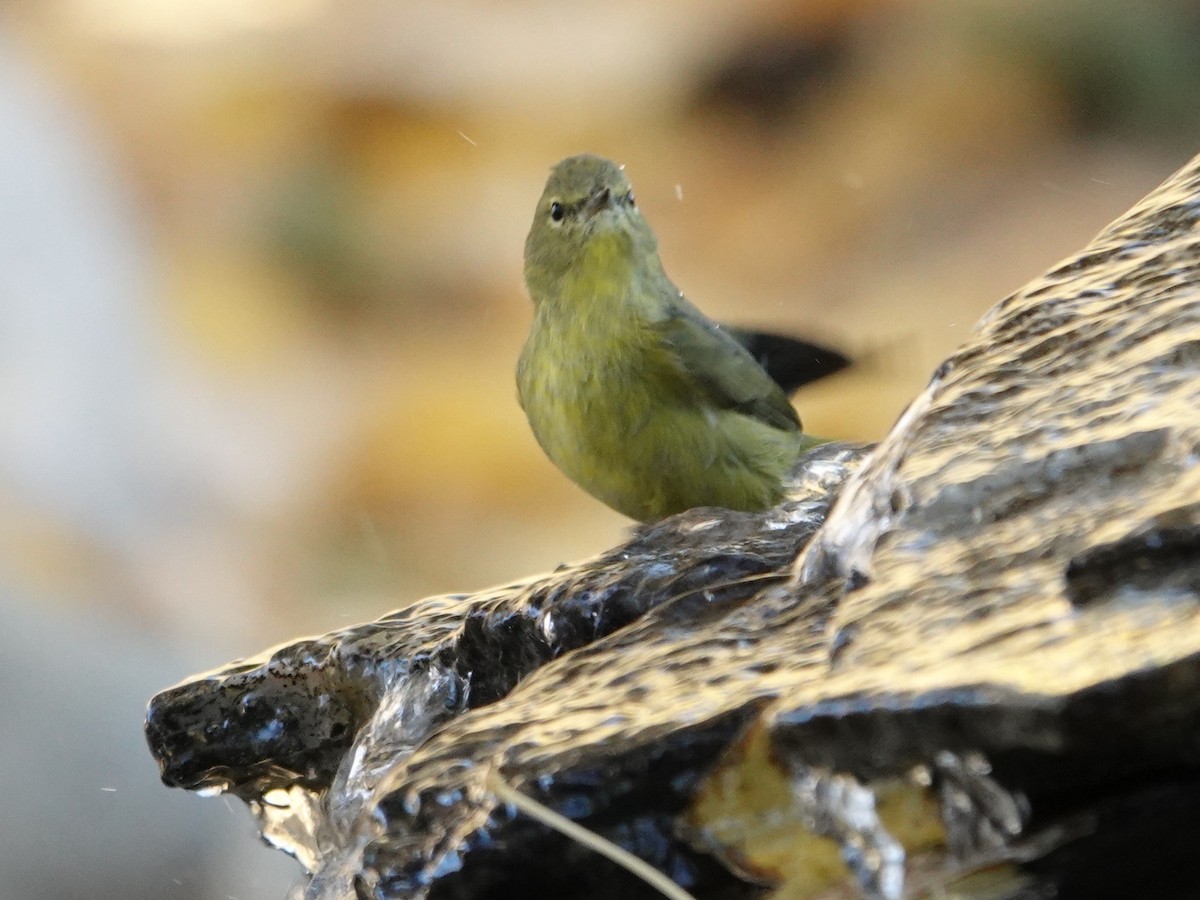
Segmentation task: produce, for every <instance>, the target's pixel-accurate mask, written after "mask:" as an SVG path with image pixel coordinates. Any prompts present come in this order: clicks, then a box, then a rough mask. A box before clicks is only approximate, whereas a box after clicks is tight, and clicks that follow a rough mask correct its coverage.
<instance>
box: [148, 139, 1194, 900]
mask: <svg viewBox="0 0 1200 900" xmlns="http://www.w3.org/2000/svg"><path fill="white" fill-rule="evenodd" d="M1198 222H1200V159H1198V160H1195V161H1193V162H1192V163H1190V164H1189V165H1188V166H1187V167H1185V168H1184V169H1183V170H1182V171H1181V172H1180V173H1179V174H1178V175H1176V176H1175V177H1174V178H1172V179H1171V180H1169V181H1168V182H1167V183H1166V184H1164V185H1163V186H1162V187H1161V188H1159V189H1158V190H1157V191H1155V192H1154V193H1153V194H1152V195H1151V196H1150V197H1148V198H1147V199H1146V200H1144V201H1143V202H1142V203H1141V204H1139V205H1138V206H1137V207H1135V208H1134V209H1133V210H1132V211H1131V212H1130V213H1129V214H1127V215H1126V216H1125V217H1123V218H1122V219H1120V220H1119V221H1118V222H1116V223H1115V224H1113V225H1112V226H1110V227H1109V228H1108V229H1106V230H1105V231H1104V232H1102V233H1101V234H1100V235H1099V236H1098V237H1097V238H1096V240H1095V241H1094V242H1093V243H1092V244H1091V245H1090V246H1089V247H1088V248H1086V249H1085V250H1084V251H1083V252H1082V253H1081V254H1080V255H1079V256H1077V257H1076V258H1074V259H1072V260H1070V261H1068V262H1066V263H1064V264H1063V265H1061V266H1059V267H1057V268H1056V269H1055V270H1054V271H1052V272H1050V273H1049V274H1047V275H1046V276H1045V277H1044V278H1042V279H1040V280H1038V281H1036V282H1034V283H1032V284H1031V285H1029V286H1028V287H1027V288H1025V289H1024V290H1022V291H1020V292H1018V293H1017V294H1014V295H1013V296H1012V297H1010V298H1008V299H1007V300H1005V301H1003V302H1002V303H1000V304H999V305H998V306H997V307H995V309H993V310H992V311H991V312H990V313H989V314H988V315H987V316H986V317H985V319H984V320H983V322H982V323H981V324H980V325H979V326H978V327H977V329H976V330H975V332H974V333H973V334H972V336H971V337H970V339H969V340H968V341H967V343H966V344H964V345H963V346H962V347H961V348H960V349H959V350H958V351H957V352H956V353H955V354H954V355H953V356H952V357H951V358H950V359H948V360H947V361H946V362H945V363H944V364H943V365H942V366H941V367H940V368H939V370H938V372H937V373H936V374H935V376H934V378H933V380H932V381H931V383H930V385H929V387H928V388H927V389H926V390H925V392H924V393H923V394H921V396H919V397H918V398H917V399H916V400H915V401H914V402H913V404H912V405H911V406H910V408H909V409H908V411H907V412H906V413H905V414H904V416H902V418H901V420H900V421H899V422H898V423H897V425H896V426H895V428H894V429H893V430H892V432H891V433H890V434H889V435H888V436H887V437H886V438H885V439H884V440H883V441H882V442H881V444H880V445H879V446H878V447H877V448H875V449H874V450H873V451H872V452H869V453H867V452H866V451H864V450H862V449H858V448H839V447H828V446H827V447H824V448H819V449H818V450H817V451H815V452H814V453H813V454H812V455H810V456H809V457H807V458H806V459H805V460H803V461H802V463H801V465H800V468H799V470H798V472H797V475H796V484H795V485H794V491H793V496H794V497H795V499H794V500H790V501H788V502H787V503H785V504H783V505H782V506H781V507H779V508H778V509H776V510H773V511H770V512H769V513H766V514H761V515H748V514H741V513H728V512H722V511H713V510H693V511H691V512H688V513H685V514H683V515H682V516H679V517H676V518H674V519H671V520H668V521H666V522H664V523H660V524H659V525H656V526H653V527H651V528H647V529H643V530H641V531H639V532H638V533H637V536H636V537H635V538H634V539H633V541H631V542H630V543H629V544H627V545H625V546H623V547H620V548H617V549H616V550H613V551H611V552H610V553H608V554H605V555H604V556H601V557H599V558H597V559H596V560H593V561H591V562H589V563H585V564H583V565H581V566H578V567H572V568H568V569H564V570H561V571H559V572H557V573H554V574H553V575H550V576H546V577H544V578H541V579H534V580H531V581H529V582H525V583H523V584H520V585H515V586H511V587H508V588H502V589H498V590H496V591H493V592H488V593H485V594H482V595H475V596H471V597H454V598H439V599H434V600H428V601H424V602H423V603H420V604H417V605H416V606H413V607H410V608H409V609H407V610H404V611H402V612H400V613H397V614H394V615H393V616H389V617H386V618H384V619H382V620H380V621H379V622H376V623H371V624H369V625H364V626H360V627H358V628H353V629H347V630H344V631H341V632H337V633H334V634H332V635H328V636H326V637H324V638H318V639H315V640H311V641H306V642H301V643H296V644H292V645H290V646H288V647H285V648H283V649H281V650H277V651H275V652H274V653H273V654H270V655H268V656H266V657H264V658H260V659H257V660H253V661H250V662H248V663H243V664H239V665H235V666H232V667H229V668H226V669H223V670H218V671H217V672H215V673H213V674H211V675H208V676H204V677H202V678H198V679H194V680H192V681H190V682H188V683H187V684H184V685H182V686H180V687H178V688H174V689H172V690H170V691H167V692H164V693H163V694H160V695H159V696H158V697H156V698H155V699H154V701H153V702H152V705H151V709H150V714H149V717H148V721H147V734H148V737H149V740H150V744H151V748H152V750H153V751H154V753H155V755H156V756H157V757H158V759H159V763H160V766H161V767H162V772H163V778H164V780H165V781H166V782H167V783H168V784H172V785H178V786H183V787H189V788H198V787H219V788H223V789H228V790H231V791H234V792H236V793H237V794H238V795H239V796H242V797H243V798H245V799H246V800H247V801H248V802H250V803H251V805H252V807H254V808H255V809H256V810H257V811H258V812H259V814H260V817H261V819H262V821H263V823H264V828H265V829H266V833H267V835H268V837H270V838H272V839H274V840H276V841H277V842H279V843H280V844H281V845H283V846H285V847H287V848H288V849H290V850H291V851H292V852H295V853H297V855H298V856H299V857H300V858H301V860H302V861H303V862H305V864H306V865H307V866H308V867H309V868H310V869H311V870H312V871H314V873H315V874H314V878H313V881H312V883H311V885H310V886H309V896H311V897H354V896H360V897H371V898H393V897H394V898H399V897H421V896H426V895H429V896H434V897H480V896H526V897H537V896H546V897H550V896H555V897H557V896H576V897H593V896H594V897H602V896H615V895H617V893H618V892H620V893H621V895H625V894H629V895H633V896H640V895H642V894H645V893H646V891H647V890H648V889H645V888H643V887H641V886H639V885H637V884H636V883H633V882H631V881H630V880H629V876H627V875H624V874H623V873H618V872H617V871H616V870H615V869H614V868H613V867H612V866H611V865H610V864H609V863H607V862H605V861H601V860H598V858H597V857H595V856H594V855H593V854H592V853H591V851H589V850H585V849H583V848H580V847H577V846H574V845H572V844H569V843H568V842H566V841H565V839H563V838H561V837H560V836H558V835H557V834H555V833H552V832H550V831H548V830H547V829H546V828H545V827H544V826H542V825H540V824H537V823H535V822H533V821H531V820H530V819H528V818H527V817H525V816H523V815H520V814H518V813H517V811H516V810H515V809H512V808H510V807H508V806H506V805H504V804H499V803H498V802H497V801H496V799H495V797H494V795H493V794H492V793H491V792H490V791H489V789H488V782H489V779H490V778H493V777H495V776H496V774H499V775H500V776H501V777H503V778H504V779H505V780H506V781H507V782H508V783H510V784H511V785H512V786H514V787H516V788H517V789H519V790H521V791H522V792H524V793H526V794H528V795H530V796H532V797H534V798H536V799H538V800H540V801H542V802H544V803H546V804H547V805H549V806H551V807H552V808H554V809H557V810H558V811H560V812H562V813H563V814H564V815H567V816H568V817H569V818H572V819H574V820H576V821H578V822H580V823H582V824H585V825H587V826H588V827H589V828H592V829H594V830H595V831H597V832H599V833H601V834H603V835H605V836H607V837H608V838H610V839H612V840H614V841H616V842H617V843H619V844H621V845H623V846H625V847H627V848H628V849H631V850H633V851H634V852H636V853H638V854H639V855H640V856H642V857H643V858H645V859H647V860H649V861H650V862H652V863H653V864H654V865H656V866H657V867H658V868H660V869H661V870H663V871H666V872H667V873H668V874H670V875H671V876H672V877H673V878H674V879H675V880H676V881H677V882H679V883H681V884H684V885H686V886H688V887H689V888H690V889H691V890H692V891H693V892H694V893H696V894H698V895H703V896H710V897H717V896H737V895H740V894H745V893H748V892H751V893H752V892H754V891H755V890H757V888H755V887H753V886H752V885H750V884H749V882H747V881H746V880H744V877H740V876H739V874H737V873H740V875H741V876H745V875H747V874H753V876H754V877H756V878H759V879H766V880H768V881H782V880H785V879H787V878H794V877H795V873H794V872H793V873H789V874H787V875H785V874H782V873H781V872H778V871H769V870H768V868H769V867H768V868H764V867H762V866H758V867H757V868H755V867H753V866H748V865H745V864H744V863H745V861H746V860H747V858H748V856H747V854H748V853H751V852H752V851H753V850H754V848H753V847H749V848H743V849H740V850H738V851H736V852H734V851H733V850H732V849H731V848H729V847H728V846H727V844H726V841H727V840H728V838H727V837H726V836H723V834H724V833H722V835H718V834H717V833H716V832H715V831H714V830H713V829H712V827H711V826H712V822H711V821H708V820H706V818H705V816H704V815H703V814H702V813H701V812H700V808H699V806H697V805H696V798H697V797H703V796H711V795H712V793H713V791H714V790H718V789H719V783H720V782H722V780H725V781H726V782H729V783H733V782H735V781H736V782H737V783H739V784H741V785H743V786H746V785H750V786H753V785H754V784H755V783H756V781H757V782H759V783H770V784H777V785H778V784H782V785H785V786H787V789H786V790H776V791H775V792H774V793H775V794H777V795H779V800H780V803H781V804H782V808H787V809H788V810H790V813H791V814H793V815H794V818H795V820H796V822H798V823H799V827H800V828H802V829H805V830H807V831H808V832H810V833H811V834H813V835H816V836H818V837H823V838H825V839H828V840H830V841H832V842H833V844H834V845H835V847H836V848H837V850H838V854H839V855H840V857H841V858H842V860H844V862H845V864H846V867H847V868H846V869H845V873H844V874H843V875H842V876H841V877H840V879H835V881H836V880H840V881H841V882H842V887H843V888H844V887H845V885H857V889H858V890H859V891H860V892H861V893H863V894H865V895H867V896H872V897H888V898H890V897H899V896H900V895H901V893H902V892H903V891H904V890H905V887H904V885H905V883H906V881H907V882H908V884H909V888H908V889H909V890H912V889H915V887H916V886H922V887H921V889H922V890H929V891H934V890H940V889H943V888H945V886H946V885H947V884H949V883H950V881H951V880H953V879H958V883H959V887H960V888H961V889H962V890H963V891H969V890H970V884H971V882H970V877H971V875H972V873H973V872H974V871H975V870H980V871H982V870H984V869H987V868H988V867H995V866H996V865H998V864H1000V863H1003V865H1004V866H1007V867H1008V868H1007V869H1006V870H1005V871H1006V873H1007V875H1006V877H1008V879H1009V881H1008V887H1007V888H1005V890H1006V891H1007V893H1001V894H1000V896H1043V895H1045V894H1046V892H1047V891H1057V896H1060V897H1069V896H1089V897H1090V896H1100V895H1103V891H1102V890H1101V889H1105V888H1107V889H1112V888H1114V886H1116V885H1125V886H1126V887H1127V891H1132V892H1133V893H1134V894H1136V893H1139V892H1140V891H1141V890H1142V889H1147V890H1149V889H1150V885H1151V884H1152V885H1153V890H1152V891H1151V892H1152V893H1153V894H1154V896H1188V895H1194V894H1195V893H1197V892H1200V875H1196V874H1194V873H1192V871H1191V867H1190V866H1188V865H1186V864H1181V863H1180V862H1179V860H1181V859H1186V858H1187V857H1186V855H1185V854H1184V850H1186V849H1187V848H1190V846H1192V845H1193V844H1194V840H1195V837H1196V834H1195V826H1194V824H1190V825H1189V824H1188V823H1189V822H1190V819H1189V818H1188V815H1189V813H1188V810H1190V809H1194V802H1193V801H1194V799H1195V797H1196V795H1197V794H1198V793H1200V791H1198V789H1197V786H1198V785H1200V768H1198V763H1200V727H1198V726H1200V691H1198V690H1197V687H1198V682H1200V627H1198V626H1200V605H1198V601H1200V562H1198V560H1200V465H1198V464H1197V459H1198V449H1200V416H1198V415H1197V412H1198V411H1200V286H1198V285H1200V228H1198V227H1197V223H1198ZM831 503H832V504H833V505H832V508H830V504H831ZM822 523H823V524H822ZM752 737H753V739H754V740H757V741H761V742H765V746H766V748H767V750H766V751H765V752H757V753H754V754H747V753H745V752H743V751H744V748H745V747H746V746H747V743H746V742H747V741H748V740H751V738H752ZM751 759H757V760H758V762H757V763H753V764H751V763H748V762H747V760H751ZM764 759H766V760H769V762H768V763H763V762H762V760H764ZM904 791H909V792H912V793H915V794H920V795H923V796H924V797H925V799H926V800H927V801H930V802H932V804H933V808H936V809H937V810H938V816H937V818H938V819H939V820H940V821H939V822H938V823H937V825H938V828H936V829H932V830H931V829H930V828H929V827H926V826H925V825H923V826H922V827H920V828H914V829H912V833H913V834H917V833H919V834H920V835H921V837H920V839H919V840H917V839H912V840H908V838H907V837H906V834H904V833H902V830H900V829H898V828H897V827H896V826H895V825H891V824H889V822H890V821H891V820H890V819H888V817H887V816H886V815H884V814H883V813H882V812H880V813H878V814H877V813H876V811H875V808H874V805H873V804H874V801H873V799H872V798H875V797H882V796H884V794H888V795H889V796H896V795H897V792H899V794H900V795H903V793H904ZM928 806H929V803H925V804H924V806H922V803H917V804H916V805H915V806H914V808H926V807H928ZM747 815H750V813H749V811H748V812H747ZM931 834H942V835H943V836H944V839H943V840H942V842H941V843H940V844H937V843H936V842H935V845H931V844H930V837H929V836H930V835H931ZM906 840H907V843H906ZM751 843H752V842H751ZM797 846H799V845H797ZM1189 852H1190V851H1189ZM949 860H954V861H955V862H956V865H958V867H959V869H958V870H957V871H956V872H954V873H950V872H949V871H948V870H947V869H946V867H945V864H946V863H947V861H949ZM964 873H965V874H964ZM980 877H981V876H980ZM808 884H809V887H807V888H805V890H807V891H808V893H807V894H806V893H801V892H799V891H800V889H799V888H797V887H795V883H794V882H793V883H791V886H790V887H787V888H786V889H787V890H789V891H790V893H789V894H788V896H810V895H813V892H818V891H821V890H827V889H828V890H840V888H837V887H836V885H835V884H834V883H833V882H830V881H829V879H828V878H826V879H825V881H821V880H820V879H815V880H812V881H811V882H809V883H808ZM1098 890H1101V893H1097V891H1098ZM1089 891H1090V893H1089ZM1022 892H1025V893H1022ZM1031 892H1032V893H1031ZM1038 892H1041V893H1038ZM968 895H970V894H969V893H968ZM1110 895H1111V894H1110Z"/></svg>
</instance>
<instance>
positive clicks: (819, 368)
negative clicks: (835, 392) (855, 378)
mask: <svg viewBox="0 0 1200 900" xmlns="http://www.w3.org/2000/svg"><path fill="white" fill-rule="evenodd" d="M721 328H722V330H724V331H725V332H727V333H728V334H729V336H730V337H732V338H733V339H734V340H736V341H737V342H738V343H739V344H741V345H742V346H743V347H745V348H746V350H748V351H749V353H750V355H751V356H753V357H754V360H755V362H757V363H758V364H759V365H760V366H762V367H763V368H764V369H766V371H767V374H768V375H770V376H771V379H772V380H773V381H774V382H775V383H776V384H778V385H779V386H780V387H781V388H783V392H784V393H785V394H791V393H794V392H795V391H796V390H797V389H798V388H801V387H803V386H804V385H806V384H812V383H813V382H814V381H820V380H821V379H822V378H827V377H828V376H830V375H833V374H834V373H836V372H840V371H842V370H843V369H845V368H847V367H849V366H850V365H851V364H852V360H851V359H850V358H849V357H848V356H846V355H845V354H843V353H839V352H838V351H837V350H834V349H833V348H832V347H825V346H822V345H821V344H814V343H811V342H809V341H802V340H798V339H797V338H794V337H788V336H787V335H783V334H774V333H772V332H769V331H753V330H751V329H749V328H738V327H737V326H734V325H722V326H721Z"/></svg>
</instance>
